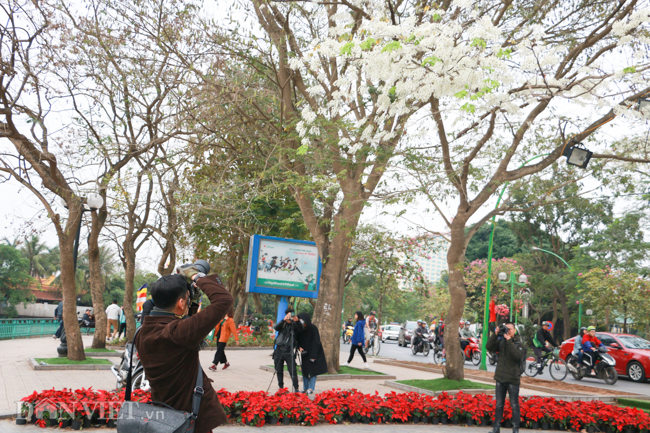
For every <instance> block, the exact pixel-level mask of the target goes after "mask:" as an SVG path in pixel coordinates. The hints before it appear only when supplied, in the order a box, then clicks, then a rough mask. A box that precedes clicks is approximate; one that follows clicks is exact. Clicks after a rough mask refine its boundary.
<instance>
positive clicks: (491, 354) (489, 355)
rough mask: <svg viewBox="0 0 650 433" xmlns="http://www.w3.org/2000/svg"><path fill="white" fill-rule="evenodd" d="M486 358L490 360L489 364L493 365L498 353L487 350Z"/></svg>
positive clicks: (497, 359)
mask: <svg viewBox="0 0 650 433" xmlns="http://www.w3.org/2000/svg"><path fill="white" fill-rule="evenodd" d="M487 358H488V361H489V362H490V365H494V364H496V363H497V361H499V354H498V353H497V352H488V353H487Z"/></svg>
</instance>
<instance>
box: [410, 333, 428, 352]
mask: <svg viewBox="0 0 650 433" xmlns="http://www.w3.org/2000/svg"><path fill="white" fill-rule="evenodd" d="M429 337H430V336H429V334H422V338H421V339H420V342H419V343H418V344H417V345H415V344H411V352H413V355H417V354H418V353H422V354H423V355H424V356H429V351H431V343H430V342H429ZM412 338H415V336H413V337H412Z"/></svg>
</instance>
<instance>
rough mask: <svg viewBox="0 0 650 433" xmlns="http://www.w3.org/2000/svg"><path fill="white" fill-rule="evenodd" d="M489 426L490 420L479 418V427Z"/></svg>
mask: <svg viewBox="0 0 650 433" xmlns="http://www.w3.org/2000/svg"><path fill="white" fill-rule="evenodd" d="M489 425H490V418H488V417H486V416H484V417H483V418H481V427H487V426H489Z"/></svg>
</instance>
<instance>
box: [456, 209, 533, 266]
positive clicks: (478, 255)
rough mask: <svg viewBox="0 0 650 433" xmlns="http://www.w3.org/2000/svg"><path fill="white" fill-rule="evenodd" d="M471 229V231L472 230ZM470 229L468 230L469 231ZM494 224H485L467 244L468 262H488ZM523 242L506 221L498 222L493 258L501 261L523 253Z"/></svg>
mask: <svg viewBox="0 0 650 433" xmlns="http://www.w3.org/2000/svg"><path fill="white" fill-rule="evenodd" d="M471 228H472V227H470V228H469V229H471ZM469 229H468V230H469ZM491 232H492V224H484V225H483V226H481V228H480V229H478V231H477V232H476V233H475V234H474V236H472V239H471V240H470V241H469V244H467V250H466V251H465V258H466V259H467V261H468V262H473V261H474V260H479V259H480V260H487V257H488V247H489V244H490V233H491ZM523 251H524V249H523V248H522V246H521V242H520V240H519V237H518V236H517V234H516V233H515V232H514V231H513V230H512V229H511V228H510V225H509V224H508V223H507V221H506V220H503V219H501V220H497V221H496V229H495V230H494V240H493V245H492V258H493V259H501V258H504V257H513V256H514V255H515V254H519V253H521V252H523Z"/></svg>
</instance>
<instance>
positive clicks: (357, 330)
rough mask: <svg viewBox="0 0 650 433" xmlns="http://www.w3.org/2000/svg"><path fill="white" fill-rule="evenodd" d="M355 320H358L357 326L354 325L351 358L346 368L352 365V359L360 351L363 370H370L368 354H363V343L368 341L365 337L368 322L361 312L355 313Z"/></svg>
mask: <svg viewBox="0 0 650 433" xmlns="http://www.w3.org/2000/svg"><path fill="white" fill-rule="evenodd" d="M354 320H356V324H355V325H354V331H353V332H352V340H351V343H352V344H350V357H349V358H348V362H346V363H345V364H343V365H345V366H348V365H350V363H351V362H352V359H353V358H354V352H355V351H357V350H358V351H359V355H361V359H363V368H365V369H369V368H370V367H369V366H368V360H367V359H366V354H365V353H363V343H364V342H365V340H366V336H365V329H366V321H365V320H364V318H363V313H362V312H361V311H357V312H356V313H354Z"/></svg>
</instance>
